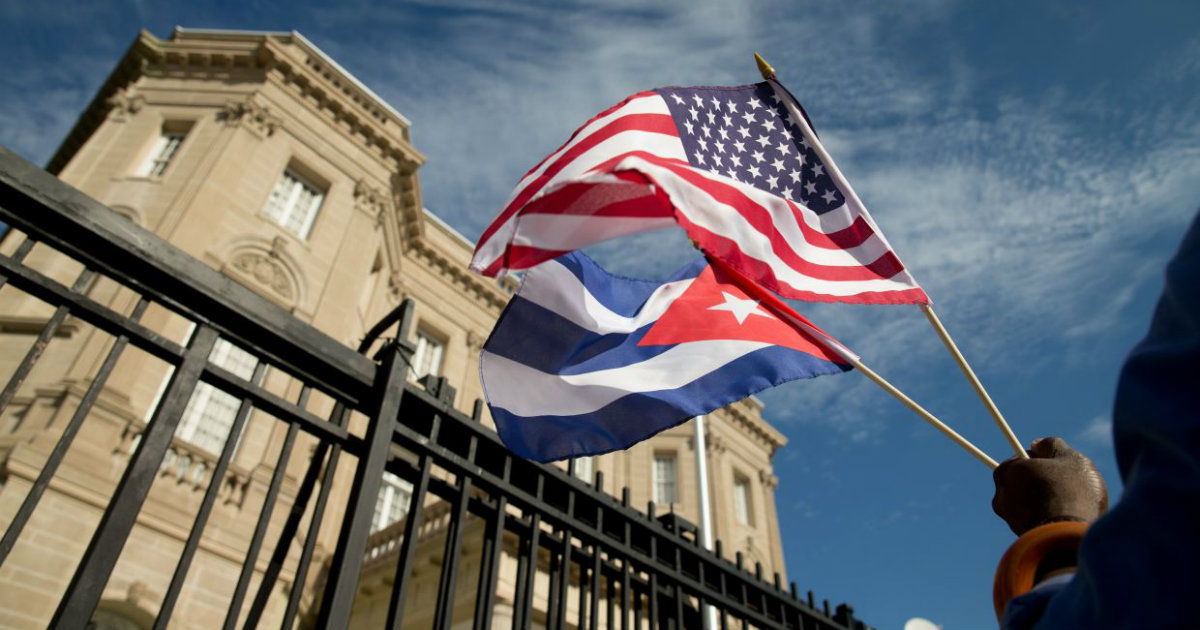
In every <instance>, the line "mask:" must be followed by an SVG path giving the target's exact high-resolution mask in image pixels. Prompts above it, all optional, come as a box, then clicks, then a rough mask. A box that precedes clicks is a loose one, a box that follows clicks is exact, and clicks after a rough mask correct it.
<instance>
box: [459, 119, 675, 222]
mask: <svg viewBox="0 0 1200 630" xmlns="http://www.w3.org/2000/svg"><path fill="white" fill-rule="evenodd" d="M584 126H585V127H586V126H587V125H584ZM627 131H647V132H651V133H661V134H663V135H667V136H672V137H676V138H678V137H679V133H678V132H677V131H676V129H675V119H673V118H671V116H670V115H668V114H630V115H628V116H621V117H620V118H614V119H613V120H612V121H611V122H609V123H608V124H607V125H605V126H603V127H601V128H600V129H597V130H596V131H595V132H593V133H592V134H591V135H589V136H588V137H586V138H584V139H583V140H580V141H579V143H578V144H576V145H575V146H573V147H571V148H570V149H568V150H567V151H566V152H565V153H563V154H562V155H561V156H559V157H558V159H556V160H555V161H554V163H552V164H551V165H549V166H548V167H546V170H545V171H544V172H543V173H542V174H541V175H538V176H537V178H535V179H534V180H533V181H531V182H529V184H528V185H526V186H525V188H524V189H523V190H522V191H521V192H520V193H519V194H518V195H517V196H516V197H515V198H513V200H512V202H510V203H509V204H508V206H506V207H505V208H504V210H502V211H501V212H500V214H499V216H497V217H496V219H495V220H493V221H492V223H491V225H489V226H488V227H487V229H486V230H484V232H483V235H482V236H480V237H479V242H480V243H484V242H486V241H487V240H488V239H489V238H491V236H492V235H493V234H495V233H496V231H497V230H499V229H500V226H502V225H504V224H505V223H507V222H508V219H510V218H511V217H512V215H514V214H516V213H517V211H518V210H520V209H521V206H523V205H525V204H526V203H527V202H528V201H529V200H530V199H532V198H533V196H534V195H536V194H537V193H538V191H540V190H541V189H542V187H543V186H545V185H546V183H547V182H549V181H550V179H551V178H553V177H554V176H555V175H557V174H558V173H559V172H560V171H562V170H563V169H564V168H566V167H567V166H569V165H570V164H571V163H572V162H574V161H575V159H576V158H578V157H579V156H580V155H582V154H583V153H586V152H587V151H588V150H590V149H592V148H594V147H595V146H596V145H597V144H600V143H601V142H603V141H605V140H608V139H609V138H612V137H613V136H616V135H617V134H620V133H624V132H627ZM568 144H569V143H568ZM534 170H535V171H536V170H537V169H536V168H535V169H534ZM531 172H533V171H531Z"/></svg>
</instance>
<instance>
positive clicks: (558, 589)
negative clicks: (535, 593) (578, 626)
mask: <svg viewBox="0 0 1200 630" xmlns="http://www.w3.org/2000/svg"><path fill="white" fill-rule="evenodd" d="M574 517H575V491H574V490H571V489H568V490H567V514H566V519H565V522H570V521H571V519H573V518H574ZM571 536H572V534H571V528H569V527H563V528H562V552H561V553H560V554H559V564H558V575H557V576H556V577H557V578H558V579H557V580H556V581H555V582H553V583H552V585H551V587H550V605H549V607H548V608H549V610H547V611H546V612H547V614H548V615H550V616H551V617H550V619H551V620H552V622H550V623H547V626H546V627H548V628H557V627H563V626H565V625H566V621H567V620H566V616H567V595H568V594H569V593H570V585H571ZM556 596H557V597H556Z"/></svg>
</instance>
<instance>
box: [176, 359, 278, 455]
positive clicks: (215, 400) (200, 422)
mask: <svg viewBox="0 0 1200 630" xmlns="http://www.w3.org/2000/svg"><path fill="white" fill-rule="evenodd" d="M208 361H209V362H210V363H212V364H213V365H216V366H218V367H222V368H225V369H226V370H229V371H230V372H233V373H234V374H236V375H238V376H240V377H242V378H244V379H246V380H250V377H251V376H252V375H253V374H254V368H255V367H256V366H257V365H258V359H256V358H255V357H254V355H252V354H250V353H249V352H246V351H245V350H242V349H241V348H239V347H237V346H235V345H233V344H232V343H229V342H228V341H225V340H224V339H218V340H217V343H216V345H214V346H213V349H212V353H211V354H209V355H208ZM240 405H241V401H240V400H238V398H237V397H236V396H234V395H232V394H228V393H226V392H223V391H221V390H219V389H217V388H216V387H213V386H212V385H209V384H208V383H199V384H197V385H196V390H195V391H194V392H192V399H191V400H189V401H188V406H187V409H185V410H184V412H183V418H182V419H180V421H179V426H178V427H176V429H175V436H176V437H178V438H180V439H182V440H186V441H188V442H190V443H191V444H194V445H195V446H199V447H200V448H202V449H204V450H206V451H208V452H210V453H213V454H214V455H215V454H218V453H220V452H221V449H222V447H224V446H225V439H226V438H227V437H228V436H229V430H230V428H231V427H233V419H234V417H236V416H237V410H238V407H239V406H240ZM238 437H239V438H240V437H241V436H238Z"/></svg>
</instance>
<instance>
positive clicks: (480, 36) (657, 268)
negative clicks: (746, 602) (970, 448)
mask: <svg viewBox="0 0 1200 630" xmlns="http://www.w3.org/2000/svg"><path fill="white" fill-rule="evenodd" d="M200 4H201V3H187V4H185V3H181V2H169V1H164V2H156V3H145V2H128V3H120V2H110V3H105V2H91V1H78V2H43V3H29V2H14V1H10V0H5V1H4V2H2V3H0V7H2V9H0V18H2V19H0V53H2V54H3V58H4V59H5V60H6V71H5V73H4V74H3V75H2V76H0V143H2V144H4V145H5V146H8V147H10V148H12V149H13V150H15V151H17V152H19V153H21V154H22V155H24V156H26V157H28V158H30V159H32V160H34V161H37V162H39V163H44V162H45V161H46V160H47V159H48V158H49V156H50V155H51V153H52V152H53V150H54V148H55V147H56V146H57V144H58V143H59V142H60V141H61V140H62V138H63V137H64V136H65V135H66V133H67V131H68V129H69V126H70V124H71V123H72V122H73V121H74V119H75V117H76V116H77V115H78V114H79V112H80V111H81V110H82V109H83V108H84V106H85V105H86V104H87V102H88V100H89V99H90V98H91V96H92V94H93V93H94V92H95V90H96V89H97V88H98V87H99V85H100V83H101V82H102V81H103V80H104V78H105V76H106V75H107V73H108V71H109V70H110V69H111V68H112V66H113V64H114V63H115V62H116V60H117V59H118V58H119V57H120V55H121V54H122V53H123V52H124V50H125V48H126V47H127V46H128V45H129V42H130V41H131V40H132V39H133V37H134V36H135V35H136V33H137V31H138V29H140V28H147V29H149V30H150V31H152V32H153V33H155V34H156V35H158V36H160V37H166V36H167V35H168V34H169V33H170V30H171V29H172V27H174V26H175V25H176V24H179V25H183V26H190V27H197V28H201V27H203V28H239V29H267V30H292V29H295V30H298V31H300V32H301V33H303V34H304V35H305V36H306V37H308V38H309V39H310V40H312V41H313V42H314V43H316V44H317V45H318V46H320V47H321V48H322V49H323V50H325V51H326V52H327V53H328V54H329V55H330V56H332V57H333V58H334V59H336V60H337V61H338V62H339V63H341V64H342V65H343V66H345V67H346V68H347V69H348V70H350V71H351V72H352V73H354V74H355V75H356V76H357V77H358V78H359V79H361V80H362V81H363V82H364V83H366V84H367V85H369V86H370V87H371V88H372V89H374V90H375V91H376V92H378V93H379V94H380V95H381V96H382V97H383V98H385V99H386V100H387V101H389V102H390V103H391V104H393V105H394V106H395V107H396V108H397V109H398V110H400V111H401V112H402V113H404V114H405V115H406V116H407V117H409V118H410V119H411V120H412V121H413V123H414V128H413V139H414V142H415V144H416V145H417V147H418V148H419V149H420V150H421V151H423V152H424V153H425V154H427V155H428V156H429V161H428V163H427V164H426V165H425V166H424V167H423V168H422V169H421V172H420V173H421V181H422V185H423V192H424V199H425V202H426V204H427V205H428V207H429V208H430V209H431V210H433V211H434V212H436V213H437V214H439V215H440V216H442V217H443V218H445V219H446V220H447V221H448V222H449V223H450V224H451V225H453V226H454V227H455V228H457V229H458V230H459V231H460V232H462V233H463V234H465V235H468V236H469V237H472V238H473V237H475V236H476V235H478V234H479V232H480V231H481V230H482V228H483V227H484V226H485V225H486V223H487V222H488V221H489V220H490V218H491V217H492V215H493V214H494V212H495V211H496V210H497V209H498V207H499V205H500V204H501V203H502V202H503V200H504V198H505V197H506V195H507V193H508V192H509V190H510V188H511V186H512V185H513V184H514V183H515V182H516V180H517V179H518V178H519V176H520V175H521V174H523V172H524V171H525V170H526V169H528V168H529V167H530V166H532V165H533V164H534V163H535V162H537V161H538V160H540V159H541V158H542V157H543V156H544V155H545V154H546V153H548V152H549V151H550V150H552V149H553V148H555V147H556V146H558V144H560V143H561V142H562V141H563V140H565V139H566V137H567V136H568V135H569V134H570V133H571V131H573V130H574V129H575V127H577V126H578V125H579V124H581V123H582V122H583V121H584V120H586V119H587V118H589V117H591V116H592V115H593V114H595V113H596V112H598V111H599V110H601V109H603V108H605V107H607V106H608V105H611V104H612V103H614V102H616V101H618V100H620V99H621V98H623V97H624V96H626V95H627V94H629V93H632V92H635V91H639V90H642V89H646V88H650V87H656V86H661V85H697V84H702V85H719V84H733V85H737V84H742V83H750V82H754V81H756V80H757V79H758V77H757V73H756V71H755V67H754V63H753V59H752V57H751V54H752V53H753V52H754V51H759V52H761V53H762V54H763V55H764V56H766V57H767V59H768V60H769V61H771V63H772V64H773V65H774V66H775V67H776V68H777V70H778V71H779V73H780V76H781V78H782V79H783V81H784V82H785V83H786V84H787V85H788V86H789V87H790V88H791V90H792V91H793V92H794V93H796V94H797V96H798V97H799V98H800V99H801V101H802V102H803V103H804V104H805V106H806V108H807V110H808V112H809V114H810V115H811V117H812V119H813V122H814V123H815V125H816V127H817V129H818V131H820V132H821V134H822V138H823V140H824V141H825V144H826V147H827V148H828V149H829V150H830V152H831V153H832V154H833V156H834V157H835V159H836V160H837V161H838V164H839V166H841V168H842V170H843V171H844V172H845V173H846V175H847V176H848V177H849V179H850V181H851V182H852V183H853V185H854V186H855V188H856V190H857V191H858V193H859V195H860V196H861V197H862V198H863V200H864V201H865V203H866V205H867V206H868V208H870V209H871V211H872V213H873V215H874V217H875V219H876V221H877V222H878V223H879V225H880V227H881V228H882V229H883V231H884V232H885V233H886V234H887V236H888V238H889V240H890V241H891V242H892V244H893V245H894V246H895V248H896V250H897V252H898V253H899V254H900V256H901V258H902V259H904V261H905V263H906V264H907V266H908V267H909V268H910V269H911V270H912V271H913V273H914V274H915V275H916V277H917V279H918V280H919V281H920V282H921V283H922V284H923V286H924V287H925V288H926V290H927V291H928V292H929V294H930V295H931V296H932V297H933V299H934V300H935V302H936V304H937V308H938V312H939V314H940V315H941V317H942V319H943V320H944V322H945V323H946V325H947V327H948V328H949V329H950V331H951V332H952V333H953V334H954V336H955V337H956V339H957V340H958V341H959V343H960V345H961V346H962V348H963V350H964V352H965V353H966V354H967V356H968V357H969V358H970V360H971V361H972V363H973V364H974V365H975V367H976V369H977V371H978V372H979V374H980V376H981V378H982V379H983V381H984V383H985V384H986V385H987V386H988V388H989V390H990V391H991V393H992V395H993V396H994V398H995V399H996V402H997V403H998V404H999V406H1000V408H1001V409H1002V410H1003V411H1004V412H1005V414H1006V415H1007V416H1008V418H1009V420H1010V422H1011V423H1012V425H1013V427H1014V429H1015V430H1016V432H1017V434H1018V436H1020V437H1021V438H1022V439H1023V440H1024V441H1026V442H1028V441H1030V440H1032V439H1033V438H1035V437H1039V436H1043V435H1061V436H1064V437H1066V438H1067V439H1068V440H1070V441H1072V442H1073V443H1075V444H1076V445H1078V446H1079V447H1080V448H1081V449H1082V450H1084V451H1085V452H1086V453H1088V454H1089V455H1091V456H1092V457H1093V458H1095V459H1096V460H1097V462H1098V464H1099V465H1100V468H1101V470H1102V472H1104V474H1105V476H1106V477H1107V478H1108V480H1109V482H1110V484H1111V485H1112V486H1114V487H1116V486H1119V481H1118V479H1117V474H1116V466H1115V461H1114V458H1113V450H1112V447H1111V438H1110V434H1109V426H1110V416H1109V410H1110V408H1111V403H1112V397H1113V389H1114V386H1115V383H1116V375H1117V370H1118V368H1119V365H1120V362H1121V360H1122V358H1123V357H1124V356H1125V354H1126V353H1127V352H1128V350H1129V348H1130V347H1131V346H1132V345H1133V343H1135V342H1136V340H1137V339H1138V338H1139V337H1140V336H1141V335H1142V334H1143V333H1144V331H1145V329H1146V326H1147V323H1148V321H1149V316H1150V312H1151V310H1152V308H1153V303H1154V300H1155V298H1156V296H1157V294H1158V291H1159V288H1160V286H1161V281H1160V277H1161V272H1162V267H1163V264H1164V262H1165V261H1166V259H1167V257H1168V256H1169V255H1170V253H1171V252H1172V251H1173V250H1174V248H1175V246H1176V245H1177V244H1178V242H1179V239H1180V237H1181V235H1182V231H1183V229H1184V228H1185V226H1186V224H1187V223H1188V221H1189V220H1190V218H1191V217H1192V216H1193V215H1194V214H1195V212H1196V208H1197V205H1198V204H1200V92H1198V91H1197V86H1198V85H1200V5H1197V4H1195V3H1194V2H1193V3H1185V2H1156V3H1150V2H1146V3H1136V4H1135V3H1122V2H1057V3H1042V2H1004V3H979V2H953V1H949V0H915V1H912V2H853V3H836V2H814V1H808V0H805V1H797V2H786V3H784V2H779V3H767V2H746V3H739V2H729V1H727V0H726V1H718V2H708V1H696V2H688V3H673V2H659V3H653V4H651V3H640V2H632V1H627V2H610V3H582V2H578V3H577V2H553V3H546V4H544V5H539V4H536V3H510V2H505V1H503V0H501V1H484V0H461V1H451V2H397V3H391V4H380V3H373V2H369V1H352V2H343V3H340V4H338V5H336V6H333V5H324V4H317V3H313V4H305V3H300V2H288V3H276V2H261V1H258V2H256V1H251V2H242V3H232V2H218V3H213V4H212V5H211V6H199V5H200ZM662 241H663V239H662V236H661V235H659V234H656V235H653V236H646V237H641V238H637V237H635V238H632V239H625V240H623V241H614V242H611V243H608V244H605V245H601V246H599V247H596V248H595V251H594V252H593V253H594V255H596V256H597V257H598V258H599V260H600V261H601V262H602V263H603V264H605V265H606V266H607V267H608V268H609V269H610V270H612V271H615V272H620V273H627V274H639V275H642V276H645V277H654V276H663V275H666V274H667V273H669V272H670V271H671V270H673V269H674V268H675V267H676V266H678V265H679V264H681V263H683V262H684V261H686V260H687V259H688V258H689V257H690V256H691V255H693V254H692V252H691V250H690V249H689V248H688V247H687V245H686V243H685V242H683V240H682V239H681V238H678V237H670V238H668V242H671V243H672V246H669V247H664V246H662ZM651 243H653V244H654V247H646V245H648V244H651ZM799 308H800V309H801V310H802V312H804V313H805V314H806V315H808V316H810V317H811V318H812V319H813V320H814V321H816V322H817V323H818V324H820V325H822V326H823V327H824V328H826V329H827V330H828V331H830V332H831V333H832V334H834V335H835V336H837V337H839V338H840V339H841V340H842V341H843V342H845V343H846V344H848V345H850V346H851V347H853V348H854V349H855V350H857V351H858V352H859V353H860V354H862V355H863V357H864V361H865V362H866V363H867V364H868V365H871V366H873V367H874V368H875V369H876V371H878V372H880V373H881V374H883V375H884V376H885V377H887V378H889V379H891V380H892V381H893V382H895V383H896V384H897V385H898V386H900V387H901V388H902V389H904V390H905V391H907V392H908V393H909V394H911V395H912V396H913V397H914V398H916V399H917V400H918V401H920V402H922V403H923V404H924V405H925V406H926V407H927V408H929V409H930V410H931V411H933V412H934V413H935V414H937V415H939V416H940V417H942V418H943V419H944V420H946V421H947V422H948V423H950V424H951V425H952V426H954V427H955V428H956V429H957V430H959V432H961V433H963V434H964V435H966V436H967V437H968V438H970V439H971V440H973V441H974V442H975V443H976V444H978V445H979V446H980V447H982V448H983V449H984V450H986V451H988V452H989V453H991V454H992V455H993V456H994V457H996V458H997V459H1000V458H1003V457H1006V456H1007V454H1008V449H1007V446H1006V444H1005V442H1004V441H1003V440H1002V438H1001V437H1000V435H999V432H998V431H997V430H996V429H995V428H994V425H993V424H992V422H991V420H990V419H989V418H988V416H987V415H986V414H985V412H984V411H983V409H982V407H981V406H980V404H979V403H978V401H977V400H976V399H975V397H974V395H973V393H972V392H971V390H970V388H969V387H968V385H967V384H966V382H965V381H964V380H963V379H962V378H961V376H960V375H959V374H958V372H957V369H956V367H955V366H954V364H953V363H952V362H951V361H950V359H949V358H948V356H947V355H946V353H945V351H944V350H943V349H942V347H941V345H940V343H939V342H938V341H937V339H936V337H935V336H934V334H933V332H932V331H931V329H930V328H929V327H928V325H927V324H926V322H925V320H924V318H923V317H922V315H921V313H920V312H919V310H917V309H916V308H914V307H865V306H847V305H803V304H801V305H799ZM761 398H762V399H763V400H764V401H765V402H766V403H767V405H768V407H767V417H768V419H769V420H770V421H771V422H772V423H773V424H774V425H775V426H777V427H779V428H780V429H781V430H782V431H783V432H784V433H785V434H786V435H787V436H788V438H789V439H790V440H791V443H790V444H789V446H787V447H786V448H785V449H784V450H783V451H781V452H780V453H779V454H778V456H777V458H776V474H777V475H778V476H779V478H780V486H779V491H778V496H777V499H778V504H779V516H780V521H781V525H782V529H783V535H784V541H785V550H786V557H787V563H788V569H789V577H790V578H791V579H793V580H796V581H797V582H798V583H799V585H800V586H801V588H802V589H813V590H815V591H816V592H817V595H818V597H828V598H830V599H831V600H832V601H834V602H835V603H836V602H838V601H848V602H850V603H851V604H852V605H854V606H855V607H856V609H857V613H858V614H859V616H860V617H861V618H863V619H865V620H867V621H868V622H869V623H872V624H874V625H876V626H878V627H881V628H891V627H899V626H901V625H903V623H904V621H905V620H906V619H908V618H909V617H912V616H917V615H919V616H923V617H927V618H930V619H932V620H933V621H935V622H937V623H939V624H942V625H944V626H946V627H954V628H962V627H994V625H995V622H994V619H993V617H992V613H991V580H992V571H993V568H994V566H995V563H996V561H997V560H998V558H999V556H1000V554H1001V553H1002V552H1003V551H1004V549H1005V547H1006V546H1007V545H1008V544H1009V542H1011V539H1012V536H1011V533H1010V532H1008V530H1007V528H1006V527H1005V526H1004V524H1003V523H1002V522H1000V521H999V520H998V519H996V518H995V517H994V516H993V515H992V514H991V509H990V499H991V493H992V484H991V478H990V475H989V474H988V472H987V471H986V469H984V468H983V467H982V466H981V465H980V464H979V463H978V462H976V461H975V460H974V459H972V458H971V457H969V456H968V455H966V454H965V453H964V452H963V451H961V450H959V449H958V448H957V447H955V446H954V445H953V444H952V443H950V442H949V441H948V440H946V439H945V438H943V437H942V436H940V435H939V434H937V433H936V432H934V431H933V430H931V429H930V428H928V427H927V426H925V425H924V424H923V423H921V422H920V420H918V419H917V418H916V417H915V416H913V415H912V414H911V413H909V412H907V410H905V409H904V408H903V407H901V406H900V405H899V404H898V403H896V402H895V401H894V400H892V399H890V398H889V397H887V395H886V394H884V393H883V392H881V391H879V390H878V389H877V388H875V387H874V386H873V385H871V384H870V383H869V382H868V381H866V379H864V378H863V377H861V376H860V375H857V374H854V373H850V374H845V375H839V376H832V377H825V378H821V379H817V380H814V381H805V382H798V383H792V384H790V385H787V386H784V387H781V388H778V389H775V390H772V391H769V392H766V393H764V394H763V395H762V396H761Z"/></svg>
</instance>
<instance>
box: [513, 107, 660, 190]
mask: <svg viewBox="0 0 1200 630" xmlns="http://www.w3.org/2000/svg"><path fill="white" fill-rule="evenodd" d="M658 96H659V95H658V92H655V91H653V90H649V91H646V92H638V93H637V94H633V95H631V96H630V97H629V98H627V99H625V100H623V101H621V102H620V103H617V104H616V105H613V106H612V107H609V108H608V109H606V110H604V111H602V112H600V113H599V114H596V115H595V116H592V117H591V118H589V119H588V121H587V122H585V123H583V124H582V125H579V128H578V129H576V130H575V131H574V132H573V133H572V134H571V137H570V138H567V141H566V142H564V143H562V145H561V146H559V147H558V148H557V149H555V150H553V151H551V152H550V155H547V156H546V157H544V158H542V161H541V162H538V163H537V164H535V165H534V166H533V168H531V169H529V171H528V172H526V173H525V174H524V175H522V176H521V181H524V180H525V178H526V177H529V176H530V175H532V174H534V173H535V172H537V170H538V169H539V168H541V167H542V165H543V164H545V163H546V160H549V159H550V158H552V157H554V156H555V155H556V154H557V153H558V152H559V151H562V150H563V148H565V147H566V146H567V145H569V144H571V143H572V142H574V141H575V138H577V137H579V134H580V133H582V132H583V130H584V129H587V127H588V125H590V124H592V123H594V122H596V121H597V120H600V119H601V118H604V117H605V116H607V115H609V114H611V113H613V112H615V111H617V110H618V109H621V108H622V107H625V106H626V105H628V104H630V103H632V102H634V101H636V100H638V99H639V98H647V97H658Z"/></svg>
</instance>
